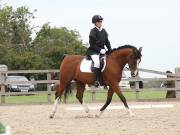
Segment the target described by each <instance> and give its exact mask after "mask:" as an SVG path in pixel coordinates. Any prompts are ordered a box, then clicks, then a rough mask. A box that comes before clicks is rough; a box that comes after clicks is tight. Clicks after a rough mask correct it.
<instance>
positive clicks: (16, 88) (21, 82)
mask: <svg viewBox="0 0 180 135" xmlns="http://www.w3.org/2000/svg"><path fill="white" fill-rule="evenodd" d="M6 82H8V83H10V84H8V85H7V89H8V90H9V91H10V92H29V91H34V90H35V88H34V84H32V83H31V82H30V81H29V80H28V79H27V78H26V77H25V76H7V78H6ZM13 82H14V83H13Z"/></svg>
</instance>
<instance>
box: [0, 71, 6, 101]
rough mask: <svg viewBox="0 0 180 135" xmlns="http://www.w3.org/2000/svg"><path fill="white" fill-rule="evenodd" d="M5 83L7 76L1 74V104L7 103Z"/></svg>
mask: <svg viewBox="0 0 180 135" xmlns="http://www.w3.org/2000/svg"><path fill="white" fill-rule="evenodd" d="M4 81H5V74H4V73H0V86H1V104H4V103H5V85H4Z"/></svg>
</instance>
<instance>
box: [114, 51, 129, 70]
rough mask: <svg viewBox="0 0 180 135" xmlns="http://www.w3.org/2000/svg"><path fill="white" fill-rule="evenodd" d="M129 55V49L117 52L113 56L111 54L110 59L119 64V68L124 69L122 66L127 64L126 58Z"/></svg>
mask: <svg viewBox="0 0 180 135" xmlns="http://www.w3.org/2000/svg"><path fill="white" fill-rule="evenodd" d="M130 53H131V50H130V49H123V50H119V51H116V52H114V54H112V58H113V59H114V60H115V61H117V63H118V64H119V67H120V68H122V69H123V68H124V66H125V65H126V64H127V62H128V56H129V54H130Z"/></svg>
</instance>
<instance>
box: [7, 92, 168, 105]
mask: <svg viewBox="0 0 180 135" xmlns="http://www.w3.org/2000/svg"><path fill="white" fill-rule="evenodd" d="M123 94H124V96H125V97H126V99H127V100H133V99H136V92H123ZM165 95H166V91H152V90H151V91H150V90H144V91H141V92H139V99H163V98H165ZM106 97H107V91H104V92H97V93H96V101H99V102H105V100H106ZM53 99H54V95H52V100H53ZM84 101H85V102H92V94H91V93H90V92H85V93H84ZM113 101H119V97H117V95H116V94H114V96H113ZM39 102H41V103H46V102H47V95H45V94H43V95H29V96H7V97H6V103H39ZM68 102H69V103H72V102H77V99H76V97H75V91H74V92H73V94H72V95H70V96H69V97H68Z"/></svg>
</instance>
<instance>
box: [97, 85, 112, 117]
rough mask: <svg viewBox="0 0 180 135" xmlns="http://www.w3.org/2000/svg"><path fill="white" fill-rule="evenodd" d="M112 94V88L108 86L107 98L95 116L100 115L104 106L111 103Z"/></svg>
mask: <svg viewBox="0 0 180 135" xmlns="http://www.w3.org/2000/svg"><path fill="white" fill-rule="evenodd" d="M113 94H114V91H113V89H112V88H111V87H110V88H109V90H108V93H107V99H106V102H105V104H104V105H103V107H102V108H101V109H100V113H99V115H97V116H96V117H100V116H101V115H102V113H103V112H104V110H105V109H106V107H107V106H108V105H109V104H110V103H111V100H112V96H113Z"/></svg>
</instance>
